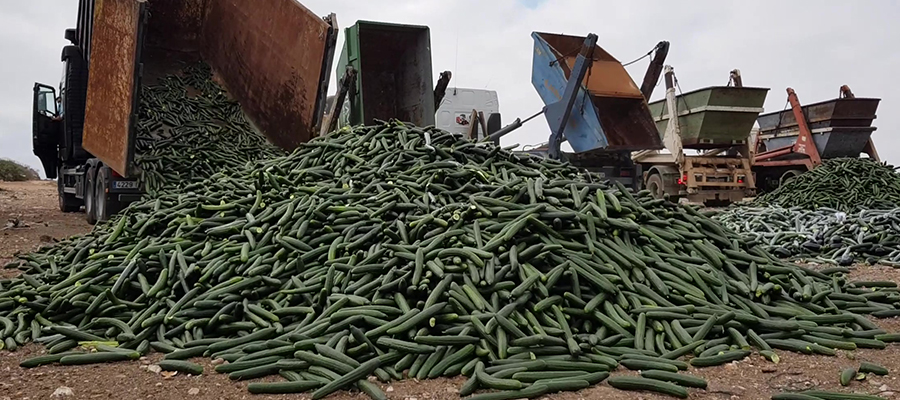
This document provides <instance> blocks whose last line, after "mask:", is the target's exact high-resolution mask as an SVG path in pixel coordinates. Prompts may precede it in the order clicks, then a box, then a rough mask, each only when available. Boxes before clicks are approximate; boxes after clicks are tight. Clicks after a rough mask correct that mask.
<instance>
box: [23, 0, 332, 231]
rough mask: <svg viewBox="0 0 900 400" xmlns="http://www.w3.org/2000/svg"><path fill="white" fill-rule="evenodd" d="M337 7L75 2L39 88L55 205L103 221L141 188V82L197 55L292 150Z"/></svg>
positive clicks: (318, 93)
mask: <svg viewBox="0 0 900 400" xmlns="http://www.w3.org/2000/svg"><path fill="white" fill-rule="evenodd" d="M337 32H338V31H337V23H336V18H335V16H334V14H331V15H329V16H326V17H324V18H322V17H319V16H316V15H315V14H313V13H312V12H311V11H310V10H309V9H307V8H305V7H304V6H303V5H301V4H299V3H298V2H296V1H295V0H258V1H255V2H254V4H253V12H248V9H247V3H246V2H242V1H237V0H149V1H147V0H80V1H79V2H78V19H77V24H76V27H75V28H71V29H67V30H66V32H65V38H66V39H67V40H68V41H69V42H70V45H67V46H65V47H64V48H63V50H62V61H63V70H64V72H63V79H62V81H61V82H60V84H59V90H58V91H57V89H55V88H53V87H52V86H50V85H45V84H40V83H36V84H35V86H34V97H33V109H34V111H33V113H34V116H33V118H34V122H33V135H32V136H33V145H34V153H35V155H36V156H37V157H38V158H39V159H40V160H41V164H42V166H43V169H44V172H45V174H46V175H47V177H48V178H51V179H53V178H56V179H57V182H58V183H57V186H58V195H59V208H60V210H62V211H64V212H74V211H78V210H80V209H81V208H82V206H84V208H85V211H86V218H87V220H88V221H89V222H91V223H93V222H95V221H104V220H107V219H109V217H110V216H111V215H113V214H114V213H115V212H117V211H118V210H121V209H122V208H124V207H125V206H127V205H128V203H130V202H132V201H135V200H137V199H139V198H141V196H142V195H143V190H142V182H141V179H140V176H141V171H140V170H139V169H138V167H137V166H136V165H135V163H134V157H135V142H136V130H137V128H136V125H137V115H138V99H139V95H140V90H141V85H142V83H152V80H153V79H154V78H155V77H159V76H165V75H167V74H169V73H174V72H176V71H178V69H179V67H180V65H182V64H183V63H185V62H193V61H196V60H203V61H205V62H207V63H208V64H209V65H210V66H211V67H212V68H213V72H214V75H215V77H216V78H217V80H218V81H219V83H220V84H222V86H224V87H225V88H226V89H227V91H228V93H229V94H230V95H231V96H233V97H234V98H235V99H236V100H238V101H239V102H240V104H241V106H242V109H243V112H244V113H245V115H246V116H247V117H248V119H249V120H250V121H252V122H253V124H254V126H255V127H256V128H258V130H259V131H260V132H261V133H262V134H263V135H265V136H266V137H267V138H268V140H269V141H270V142H272V143H273V144H275V145H277V146H279V147H282V148H284V149H288V150H290V149H293V148H295V147H297V146H298V145H299V144H301V143H303V142H305V141H307V140H309V139H310V138H311V137H312V136H314V134H315V132H316V131H317V130H318V127H319V125H320V124H321V119H322V115H323V112H322V110H323V109H324V107H325V99H326V94H327V91H328V82H329V78H330V72H331V66H332V60H333V57H334V50H335V44H336V39H337Z"/></svg>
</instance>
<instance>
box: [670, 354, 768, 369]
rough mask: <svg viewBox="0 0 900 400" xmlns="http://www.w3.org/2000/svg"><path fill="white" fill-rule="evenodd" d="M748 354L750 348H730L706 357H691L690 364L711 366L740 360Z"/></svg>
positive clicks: (700, 366) (699, 366)
mask: <svg viewBox="0 0 900 400" xmlns="http://www.w3.org/2000/svg"><path fill="white" fill-rule="evenodd" d="M749 355H750V350H731V351H726V352H723V353H721V354H716V355H712V356H708V357H697V358H692V359H691V365H692V366H694V367H698V368H702V367H712V366H715V365H722V364H726V363H730V362H732V361H737V360H742V359H744V358H746V357H747V356H749ZM673 372H674V371H673Z"/></svg>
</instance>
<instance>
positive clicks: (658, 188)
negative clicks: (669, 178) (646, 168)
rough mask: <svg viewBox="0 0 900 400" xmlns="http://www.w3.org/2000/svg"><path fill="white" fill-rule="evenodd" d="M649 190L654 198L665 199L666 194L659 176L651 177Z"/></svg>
mask: <svg viewBox="0 0 900 400" xmlns="http://www.w3.org/2000/svg"><path fill="white" fill-rule="evenodd" d="M647 190H649V191H650V195H651V196H653V198H654V199H661V198H663V195H664V192H663V189H662V185H661V184H660V182H659V179H658V178H657V175H654V176H652V177H650V179H649V180H648V181H647Z"/></svg>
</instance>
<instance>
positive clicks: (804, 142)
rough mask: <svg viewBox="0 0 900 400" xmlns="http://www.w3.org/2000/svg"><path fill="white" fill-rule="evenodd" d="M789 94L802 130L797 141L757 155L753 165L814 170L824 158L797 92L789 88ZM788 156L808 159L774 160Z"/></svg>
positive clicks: (792, 107) (798, 125)
mask: <svg viewBox="0 0 900 400" xmlns="http://www.w3.org/2000/svg"><path fill="white" fill-rule="evenodd" d="M848 89H849V88H848ZM787 94H788V102H789V103H791V111H793V113H794V118H795V119H796V120H797V127H798V129H799V130H800V133H799V135H798V136H797V141H796V142H795V143H794V144H793V145H790V146H785V147H782V148H780V149H774V150H769V151H766V152H763V153H759V154H757V155H756V157H755V158H754V160H753V164H754V165H759V166H765V167H783V166H792V165H803V166H806V168H807V169H813V168H815V167H816V166H818V165H819V164H822V157H821V156H820V155H819V149H818V148H816V144H815V142H813V137H812V131H810V129H809V125H807V123H806V116H805V115H803V106H802V105H801V104H800V100H799V99H798V98H797V92H795V91H794V89H792V88H787ZM788 154H803V155H805V156H806V158H798V159H793V160H782V161H777V160H774V159H775V158H778V157H782V156H785V155H788Z"/></svg>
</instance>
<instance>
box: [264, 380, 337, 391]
mask: <svg viewBox="0 0 900 400" xmlns="http://www.w3.org/2000/svg"><path fill="white" fill-rule="evenodd" d="M321 386H322V383H321V382H317V381H306V380H300V381H291V382H251V383H250V384H248V385H247V390H248V391H249V392H250V393H253V394H287V393H305V392H308V391H310V390H313V389H316V388H318V387H321Z"/></svg>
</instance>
